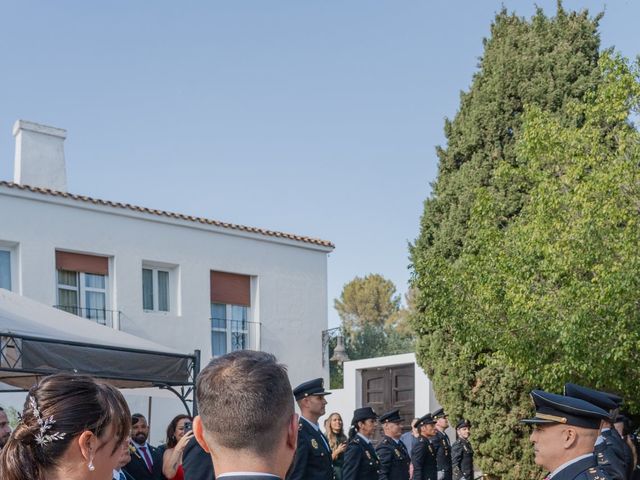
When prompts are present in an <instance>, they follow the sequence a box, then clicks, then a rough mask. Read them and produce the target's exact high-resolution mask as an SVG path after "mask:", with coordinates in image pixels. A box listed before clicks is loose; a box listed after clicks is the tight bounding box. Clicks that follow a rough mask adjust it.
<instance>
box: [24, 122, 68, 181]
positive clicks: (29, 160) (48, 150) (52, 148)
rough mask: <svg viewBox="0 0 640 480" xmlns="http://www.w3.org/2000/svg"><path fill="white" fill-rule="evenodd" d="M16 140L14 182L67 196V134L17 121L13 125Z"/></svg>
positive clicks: (31, 123) (59, 130) (52, 128)
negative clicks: (65, 142)
mask: <svg viewBox="0 0 640 480" xmlns="http://www.w3.org/2000/svg"><path fill="white" fill-rule="evenodd" d="M13 136H14V137H16V156H15V161H14V170H13V181H14V182H15V183H19V184H21V185H30V186H32V187H43V188H49V189H51V190H58V191H60V192H66V191H67V169H66V167H65V163H64V139H65V138H67V131H66V130H63V129H61V128H55V127H48V126H46V125H38V124H37V123H33V122H27V121H25V120H18V121H17V122H16V123H15V124H14V125H13Z"/></svg>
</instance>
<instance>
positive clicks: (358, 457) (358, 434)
mask: <svg viewBox="0 0 640 480" xmlns="http://www.w3.org/2000/svg"><path fill="white" fill-rule="evenodd" d="M377 418H378V415H376V412H374V411H373V409H372V408H371V407H362V408H356V409H355V410H354V412H353V419H352V420H351V428H349V443H348V444H347V450H346V451H345V452H344V464H343V466H342V480H378V470H379V469H380V460H379V459H378V455H377V454H376V451H375V449H374V448H373V445H372V444H371V438H372V437H373V434H374V433H375V431H376V419H377Z"/></svg>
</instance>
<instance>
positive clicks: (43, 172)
mask: <svg viewBox="0 0 640 480" xmlns="http://www.w3.org/2000/svg"><path fill="white" fill-rule="evenodd" d="M14 136H15V137H16V152H15V170H14V171H15V176H14V181H13V182H7V181H0V288H6V289H9V290H12V291H14V292H16V293H18V294H20V295H24V296H26V297H29V298H32V299H34V300H37V301H39V302H41V303H44V304H47V305H52V306H57V307H58V308H61V309H64V310H66V311H68V312H71V313H75V314H77V315H80V316H83V317H86V318H87V319H88V320H87V321H96V322H99V323H103V324H106V325H107V326H109V327H112V328H115V329H119V330H122V331H124V332H127V333H131V334H133V335H137V336H139V337H142V338H145V339H148V340H152V341H153V342H156V343H159V344H162V345H167V346H169V347H172V348H174V349H177V350H179V351H183V352H185V353H189V352H193V351H194V350H196V349H198V350H200V351H201V352H202V363H203V365H204V364H206V362H207V361H208V360H209V359H210V358H211V356H212V355H218V354H222V353H225V352H228V351H230V350H234V349H241V348H251V349H256V350H263V351H268V352H272V353H274V354H275V355H276V356H277V357H278V359H279V360H280V361H281V362H283V363H285V364H286V365H288V367H289V374H290V377H291V382H292V384H294V385H295V384H297V383H299V382H301V381H303V380H306V379H308V378H313V377H320V376H321V377H324V378H325V379H327V380H328V378H327V377H328V369H327V367H323V365H322V340H321V339H322V331H323V330H325V329H326V328H327V254H328V253H330V252H331V251H332V250H333V248H334V247H333V244H331V243H330V242H328V241H325V240H319V239H314V238H308V237H304V236H298V235H292V234H287V233H281V232H274V231H269V230H263V229H258V228H252V227H246V226H241V225H233V224H227V223H222V222H218V221H215V220H210V219H205V218H195V217H191V216H188V215H183V214H177V213H171V212H164V211H158V210H153V209H149V208H144V207H137V206H133V205H128V204H121V203H116V202H112V201H105V200H99V199H94V198H89V197H84V196H77V195H72V194H70V193H67V192H66V172H65V162H64V153H63V142H64V138H65V136H66V132H65V131H64V130H60V129H57V128H52V127H46V126H42V125H37V124H34V123H31V122H24V121H18V122H16V125H15V126H14ZM154 395H155V394H154ZM0 401H1V400H0ZM134 403H135V402H134ZM175 404H176V410H179V408H180V407H179V404H178V403H177V402H175ZM143 413H144V412H143ZM174 413H178V412H177V411H175V412H174ZM163 416H164V415H163ZM161 423H163V424H162V425H160V426H157V427H156V428H159V430H156V434H155V436H152V439H156V438H159V437H160V431H161V430H162V428H164V427H165V426H166V423H164V420H163V422H161Z"/></svg>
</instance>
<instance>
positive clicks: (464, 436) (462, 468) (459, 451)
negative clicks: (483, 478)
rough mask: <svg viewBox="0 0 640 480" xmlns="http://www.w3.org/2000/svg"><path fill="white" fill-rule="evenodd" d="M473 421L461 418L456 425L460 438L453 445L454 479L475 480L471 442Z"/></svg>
mask: <svg viewBox="0 0 640 480" xmlns="http://www.w3.org/2000/svg"><path fill="white" fill-rule="evenodd" d="M470 429H471V422H470V421H469V420H460V421H459V422H458V424H457V425H456V435H457V437H458V439H457V440H456V443H454V444H453V446H452V447H451V463H452V465H453V479H454V480H473V448H471V442H469V434H470Z"/></svg>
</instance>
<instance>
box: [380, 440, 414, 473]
mask: <svg viewBox="0 0 640 480" xmlns="http://www.w3.org/2000/svg"><path fill="white" fill-rule="evenodd" d="M376 453H377V454H378V458H379V459H380V471H379V475H378V478H379V480H409V465H410V464H411V458H409V452H407V449H406V447H405V446H404V443H402V442H401V441H399V440H398V441H397V442H396V441H395V440H394V439H393V438H391V437H387V436H386V435H385V436H384V437H383V438H382V441H381V442H380V443H379V444H378V447H377V448H376Z"/></svg>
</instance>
